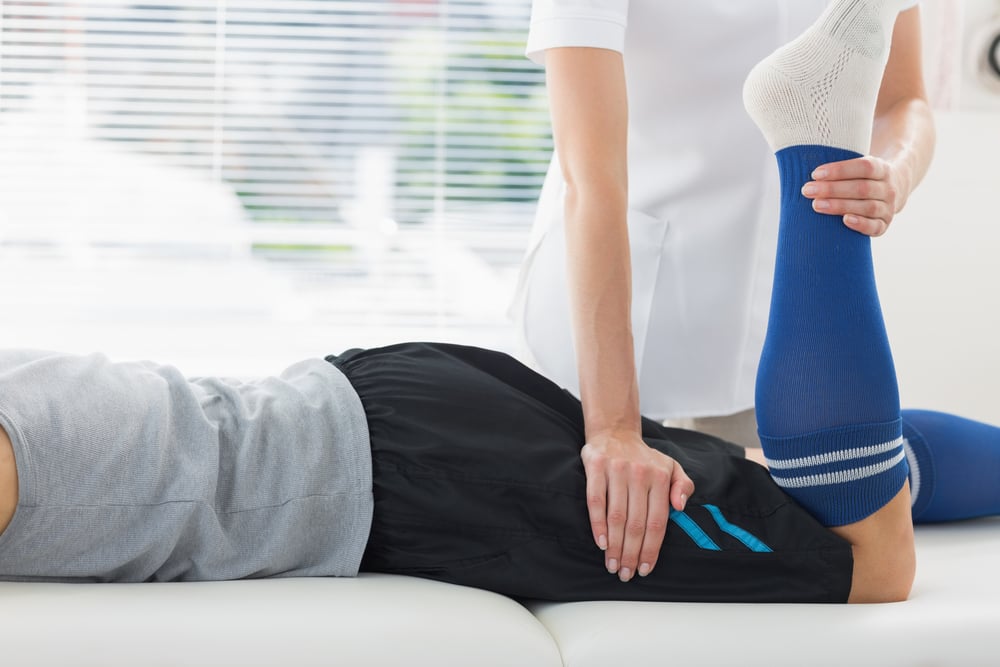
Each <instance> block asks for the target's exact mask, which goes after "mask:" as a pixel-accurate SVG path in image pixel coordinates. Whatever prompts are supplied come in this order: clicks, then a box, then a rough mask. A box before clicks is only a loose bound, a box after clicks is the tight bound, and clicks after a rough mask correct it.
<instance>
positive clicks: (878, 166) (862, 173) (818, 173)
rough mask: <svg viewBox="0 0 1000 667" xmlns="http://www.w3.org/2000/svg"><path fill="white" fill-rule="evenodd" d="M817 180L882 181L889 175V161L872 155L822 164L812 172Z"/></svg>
mask: <svg viewBox="0 0 1000 667" xmlns="http://www.w3.org/2000/svg"><path fill="white" fill-rule="evenodd" d="M812 177H813V178H814V179H816V180H817V181H845V180H851V179H863V180H874V181H881V180H885V179H887V178H888V177H889V163H888V162H886V161H885V160H882V159H880V158H877V157H874V156H872V155H867V156H865V157H859V158H854V159H852V160H842V161H840V162H829V163H827V164H823V165H820V166H818V167H816V169H815V170H814V171H813V173H812Z"/></svg>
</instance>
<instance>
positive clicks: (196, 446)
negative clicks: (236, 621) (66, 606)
mask: <svg viewBox="0 0 1000 667" xmlns="http://www.w3.org/2000/svg"><path fill="white" fill-rule="evenodd" d="M0 425H2V426H3V428H4V429H5V430H6V431H7V434H8V435H9V437H10V440H11V443H12V444H13V447H14V454H15V457H16V459H17V468H18V480H19V481H18V483H19V499H18V507H17V511H16V513H15V515H14V518H13V520H12V522H11V524H10V525H9V526H8V528H7V530H6V531H5V532H4V534H3V535H2V536H0V579H8V580H44V581H53V580H55V581H74V580H84V581H149V580H153V581H159V580H209V579H211V580H215V579H235V578H243V577H264V576H300V575H301V576H318V575H327V576H353V575H355V574H356V573H357V571H358V566H359V564H360V561H361V556H362V554H363V552H364V548H365V543H366V541H367V537H368V531H369V529H370V526H371V517H372V506H373V501H372V482H371V453H370V448H369V439H368V430H367V423H366V420H365V414H364V409H363V407H362V405H361V401H360V399H359V398H358V396H357V394H356V393H355V391H354V389H353V388H352V387H351V385H350V383H349V382H348V381H347V378H345V377H344V376H343V374H342V373H341V372H340V371H339V370H338V369H336V368H335V367H334V366H332V365H331V364H329V363H327V362H325V361H323V360H320V359H315V360H309V361H303V362H301V363H298V364H295V365H293V366H291V367H290V368H288V369H287V370H286V371H285V372H284V373H282V374H281V375H280V376H278V377H271V378H266V379H262V380H257V381H249V382H243V381H239V380H232V379H222V378H192V379H188V378H185V377H184V376H183V375H181V374H180V372H179V371H177V369H175V368H172V367H170V366H160V365H156V364H153V363H148V362H138V363H112V362H111V361H109V360H108V359H107V358H106V357H104V356H102V355H90V356H73V355H64V354H54V353H48V352H36V351H15V352H0Z"/></svg>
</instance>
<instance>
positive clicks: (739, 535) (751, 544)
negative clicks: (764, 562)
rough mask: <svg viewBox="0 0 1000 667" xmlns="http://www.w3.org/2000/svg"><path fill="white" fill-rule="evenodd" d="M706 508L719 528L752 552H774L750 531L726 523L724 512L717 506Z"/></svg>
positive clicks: (706, 506)
mask: <svg viewBox="0 0 1000 667" xmlns="http://www.w3.org/2000/svg"><path fill="white" fill-rule="evenodd" d="M704 507H705V509H707V510H708V512H709V514H711V515H712V518H713V519H715V523H717V524H719V528H720V529H721V530H722V532H724V533H727V534H729V535H732V536H733V537H735V538H736V539H738V540H739V541H740V542H742V543H743V544H745V545H746V546H747V548H748V549H750V551H755V552H757V553H771V552H772V551H773V549H771V547H769V546H767V545H766V544H764V543H763V542H761V541H760V540H759V539H758V538H757V537H755V536H754V535H752V534H751V533H749V532H748V531H746V530H743V529H742V528H740V527H739V526H736V525H734V524H731V523H729V522H728V521H726V517H724V516H722V510H720V509H719V508H718V507H716V506H715V505H705V506H704Z"/></svg>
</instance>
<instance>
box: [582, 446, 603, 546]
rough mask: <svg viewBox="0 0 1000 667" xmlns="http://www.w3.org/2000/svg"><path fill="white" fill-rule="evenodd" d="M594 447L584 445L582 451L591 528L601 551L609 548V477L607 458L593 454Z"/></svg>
mask: <svg viewBox="0 0 1000 667" xmlns="http://www.w3.org/2000/svg"><path fill="white" fill-rule="evenodd" d="M592 450H593V448H592V447H591V446H590V445H584V447H583V450H582V451H581V452H580V455H581V458H582V459H583V467H584V470H585V471H586V474H587V512H588V513H589V515H590V529H591V532H592V533H593V536H594V543H595V544H596V545H597V546H598V548H599V549H600V550H601V551H607V548H608V519H607V503H608V478H607V472H606V469H605V468H606V460H605V458H604V457H602V456H594V455H592Z"/></svg>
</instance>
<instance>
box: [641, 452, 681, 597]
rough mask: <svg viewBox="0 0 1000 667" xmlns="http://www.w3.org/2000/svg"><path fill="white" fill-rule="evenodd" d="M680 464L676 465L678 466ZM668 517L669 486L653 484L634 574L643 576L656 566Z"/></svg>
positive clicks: (666, 484) (667, 484)
mask: <svg viewBox="0 0 1000 667" xmlns="http://www.w3.org/2000/svg"><path fill="white" fill-rule="evenodd" d="M679 467H680V466H678V468H679ZM669 517H670V486H669V480H667V483H665V484H653V487H652V488H651V489H650V490H649V511H648V514H647V515H646V534H645V536H644V537H643V540H642V549H641V550H640V551H639V567H638V569H637V570H636V574H638V575H639V576H640V577H645V576H646V575H647V574H649V573H650V572H652V571H653V568H654V567H656V561H657V560H658V559H659V557H660V547H661V545H662V544H663V538H664V536H666V533H667V521H668V520H669Z"/></svg>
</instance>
